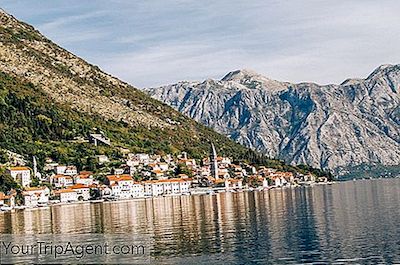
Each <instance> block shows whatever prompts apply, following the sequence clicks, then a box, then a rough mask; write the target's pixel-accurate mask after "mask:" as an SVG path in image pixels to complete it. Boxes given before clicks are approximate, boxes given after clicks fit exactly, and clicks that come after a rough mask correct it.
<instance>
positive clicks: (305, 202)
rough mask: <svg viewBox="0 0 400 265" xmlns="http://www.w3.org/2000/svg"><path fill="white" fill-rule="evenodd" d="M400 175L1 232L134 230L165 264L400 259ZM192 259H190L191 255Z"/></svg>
mask: <svg viewBox="0 0 400 265" xmlns="http://www.w3.org/2000/svg"><path fill="white" fill-rule="evenodd" d="M399 199H400V180H399V179H389V180H371V181H357V182H345V183H340V184H335V185H331V186H316V187H303V188H295V189H276V190H272V191H268V192H244V193H221V194H217V195H213V196H211V195H204V196H180V197H166V198H162V197H161V198H153V199H146V200H141V201H123V202H113V203H97V204H79V205H63V206H55V207H51V208H48V209H40V210H30V211H18V212H16V213H2V214H0V233H15V234H23V233H27V234H37V233H39V234H46V233H60V234H70V233H131V234H134V235H144V236H147V237H150V238H151V239H152V241H153V246H154V249H153V256H154V257H156V260H157V261H159V262H160V263H176V262H178V263H179V262H181V263H185V262H187V261H188V260H187V259H188V258H189V259H192V260H193V261H194V262H218V261H219V262H224V263H240V264H242V263H247V262H248V263H250V262H253V263H257V262H259V263H262V264H265V263H306V262H315V263H318V262H319V263H332V262H337V263H343V262H348V261H353V262H357V263H379V262H384V263H396V262H397V263H398V262H400V249H399V245H400V242H399V241H400V240H399V238H400V228H399V226H398V222H399V220H400V210H399V209H400V208H399V206H400V205H399V204H400V203H399V202H400V200H399ZM183 258H185V259H183Z"/></svg>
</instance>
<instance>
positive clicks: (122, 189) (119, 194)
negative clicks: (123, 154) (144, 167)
mask: <svg viewBox="0 0 400 265" xmlns="http://www.w3.org/2000/svg"><path fill="white" fill-rule="evenodd" d="M107 184H108V185H110V188H111V191H112V195H113V196H115V197H116V198H120V199H128V198H132V197H134V194H137V193H135V192H134V190H135V191H136V192H137V190H138V188H137V187H136V186H135V189H134V184H136V183H135V182H134V181H133V178H132V177H131V176H129V175H111V176H107Z"/></svg>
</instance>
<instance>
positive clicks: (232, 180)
mask: <svg viewBox="0 0 400 265" xmlns="http://www.w3.org/2000/svg"><path fill="white" fill-rule="evenodd" d="M229 181H230V182H231V183H237V182H241V181H242V180H241V179H230V180H229Z"/></svg>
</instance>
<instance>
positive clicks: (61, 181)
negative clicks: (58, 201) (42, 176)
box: [52, 175, 74, 188]
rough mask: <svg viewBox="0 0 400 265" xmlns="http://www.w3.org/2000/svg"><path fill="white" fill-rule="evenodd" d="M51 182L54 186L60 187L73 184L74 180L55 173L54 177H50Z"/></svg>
mask: <svg viewBox="0 0 400 265" xmlns="http://www.w3.org/2000/svg"><path fill="white" fill-rule="evenodd" d="M52 184H53V185H54V186H55V187H56V188H62V187H67V186H72V185H73V184H74V181H73V179H72V177H70V176H65V175H55V176H54V177H52Z"/></svg>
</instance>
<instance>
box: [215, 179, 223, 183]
mask: <svg viewBox="0 0 400 265" xmlns="http://www.w3.org/2000/svg"><path fill="white" fill-rule="evenodd" d="M223 182H225V180H224V179H216V180H214V183H223Z"/></svg>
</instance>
